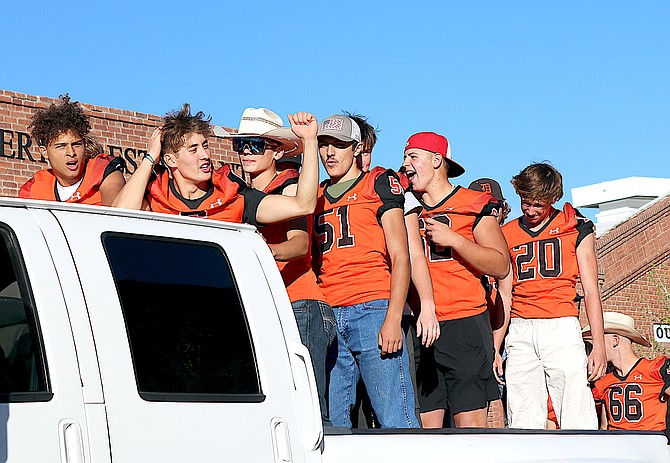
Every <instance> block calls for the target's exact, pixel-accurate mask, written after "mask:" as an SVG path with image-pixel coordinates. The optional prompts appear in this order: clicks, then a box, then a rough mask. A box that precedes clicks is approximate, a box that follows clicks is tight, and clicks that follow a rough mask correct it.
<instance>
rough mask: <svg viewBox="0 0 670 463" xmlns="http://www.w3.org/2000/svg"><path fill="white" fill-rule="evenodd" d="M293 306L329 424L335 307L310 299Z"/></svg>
mask: <svg viewBox="0 0 670 463" xmlns="http://www.w3.org/2000/svg"><path fill="white" fill-rule="evenodd" d="M291 306H292V307H293V315H294V316H295V321H296V323H297V324H298V331H299V332H300V341H302V343H303V344H304V345H305V347H307V349H308V350H309V356H310V357H311V358H312V366H313V367H314V376H315V378H316V387H317V389H318V390H319V402H320V403H321V419H322V420H323V422H324V424H326V425H328V424H330V421H329V420H328V408H327V403H326V352H327V351H328V345H329V344H330V343H331V342H332V341H333V339H335V316H334V315H333V309H331V308H330V306H329V305H328V304H326V303H325V302H322V301H314V300H310V299H301V300H299V301H295V302H293V303H291Z"/></svg>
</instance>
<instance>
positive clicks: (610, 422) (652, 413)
mask: <svg viewBox="0 0 670 463" xmlns="http://www.w3.org/2000/svg"><path fill="white" fill-rule="evenodd" d="M603 318H604V325H605V328H604V330H605V351H606V353H607V361H608V362H609V363H610V364H612V366H614V371H612V372H610V373H608V374H606V375H605V376H603V377H602V378H600V379H599V380H598V381H596V383H595V386H594V387H593V389H592V390H591V391H592V392H593V397H594V398H595V400H596V401H598V402H604V404H605V411H606V413H607V421H606V422H605V423H603V424H602V425H601V428H602V429H617V430H646V431H665V433H666V435H667V436H668V438H670V431H669V430H668V422H667V420H668V418H669V416H668V399H669V398H670V359H669V358H667V357H665V356H663V355H660V356H658V357H656V358H655V359H654V360H647V359H645V358H640V357H638V356H637V354H636V353H635V351H634V350H633V343H635V344H639V345H641V346H644V347H651V344H650V343H649V341H647V340H646V339H645V338H644V337H643V336H642V335H641V334H640V333H639V332H638V331H637V330H636V329H635V321H634V320H633V317H630V316H628V315H624V314H621V313H617V312H605V313H604V314H603ZM583 333H584V336H589V335H590V334H591V327H590V326H588V325H587V326H585V327H584V329H583Z"/></svg>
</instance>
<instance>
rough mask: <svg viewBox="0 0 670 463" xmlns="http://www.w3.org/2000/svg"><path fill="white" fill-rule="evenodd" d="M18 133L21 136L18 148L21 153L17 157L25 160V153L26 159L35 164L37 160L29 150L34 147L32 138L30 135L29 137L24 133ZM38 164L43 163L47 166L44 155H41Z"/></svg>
mask: <svg viewBox="0 0 670 463" xmlns="http://www.w3.org/2000/svg"><path fill="white" fill-rule="evenodd" d="M17 133H18V135H19V140H18V145H19V146H18V148H19V149H18V153H19V155H18V156H17V159H23V153H25V154H26V157H27V158H28V159H30V160H31V161H32V162H35V159H34V158H33V156H32V155H31V154H30V150H29V149H28V148H30V147H31V146H33V140H32V138H30V135H28V134H27V133H23V132H17ZM38 162H42V163H45V164H46V162H47V160H46V159H44V156H42V154H40V159H39V161H38Z"/></svg>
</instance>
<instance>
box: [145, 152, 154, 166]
mask: <svg viewBox="0 0 670 463" xmlns="http://www.w3.org/2000/svg"><path fill="white" fill-rule="evenodd" d="M145 159H148V160H149V162H150V163H151V165H152V166H153V165H154V163H155V162H156V160H155V159H154V157H153V156H152V155H150V154H149V153H145V154H144V157H142V160H145Z"/></svg>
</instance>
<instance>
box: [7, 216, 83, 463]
mask: <svg viewBox="0 0 670 463" xmlns="http://www.w3.org/2000/svg"><path fill="white" fill-rule="evenodd" d="M52 220H53V219H52ZM50 254H51V250H50V248H49V247H48V245H47V243H46V242H45V239H44V236H43V235H42V233H41V231H40V228H39V227H38V226H37V223H36V222H35V219H34V216H33V215H32V214H31V213H30V212H29V211H28V210H26V209H23V208H13V207H3V208H2V209H0V461H3V462H5V461H6V462H27V461H30V462H38V461H60V462H85V461H90V457H89V455H90V453H89V446H88V436H87V421H86V414H85V411H84V401H83V395H82V381H81V378H80V375H79V369H78V364H77V356H76V352H75V348H74V342H73V337H72V331H71V329H70V324H69V320H68V313H67V310H66V305H65V301H64V298H63V294H62V291H61V288H60V285H59V279H60V278H75V279H76V275H65V274H61V275H59V274H58V272H57V271H56V268H55V266H54V263H53V261H52V259H51V255H50Z"/></svg>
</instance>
